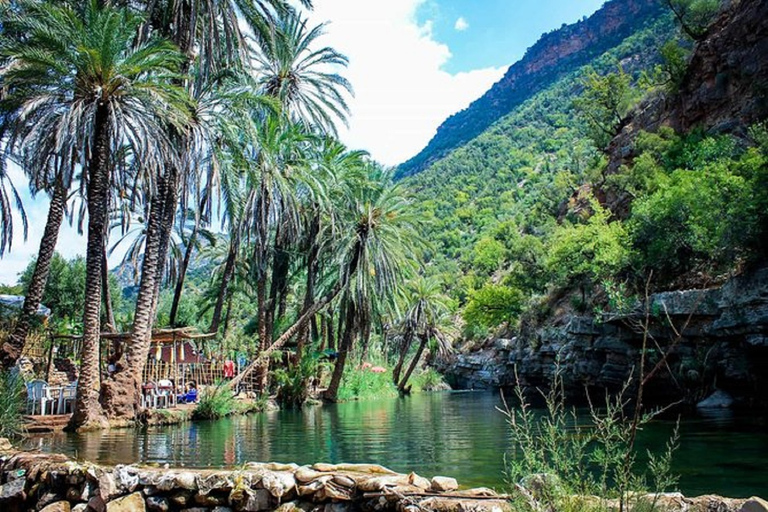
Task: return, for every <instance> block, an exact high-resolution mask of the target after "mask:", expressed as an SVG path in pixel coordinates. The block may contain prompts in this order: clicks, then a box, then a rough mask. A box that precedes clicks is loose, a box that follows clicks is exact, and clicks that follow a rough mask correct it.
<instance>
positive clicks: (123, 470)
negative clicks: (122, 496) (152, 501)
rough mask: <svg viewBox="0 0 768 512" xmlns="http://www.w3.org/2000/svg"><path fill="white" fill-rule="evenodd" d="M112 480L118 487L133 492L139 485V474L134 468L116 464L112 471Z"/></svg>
mask: <svg viewBox="0 0 768 512" xmlns="http://www.w3.org/2000/svg"><path fill="white" fill-rule="evenodd" d="M113 475H114V481H115V484H116V485H117V487H118V488H120V489H124V490H126V491H128V492H133V491H135V490H136V487H138V486H139V475H138V472H137V471H136V468H132V467H130V466H116V467H115V470H114V472H113Z"/></svg>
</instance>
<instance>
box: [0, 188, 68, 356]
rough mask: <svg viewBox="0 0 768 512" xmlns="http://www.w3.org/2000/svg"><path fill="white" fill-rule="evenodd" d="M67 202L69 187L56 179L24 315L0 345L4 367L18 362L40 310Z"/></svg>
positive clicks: (22, 309) (22, 310)
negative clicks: (34, 318) (33, 321)
mask: <svg viewBox="0 0 768 512" xmlns="http://www.w3.org/2000/svg"><path fill="white" fill-rule="evenodd" d="M66 204H67V190H66V188H65V187H64V186H63V184H61V183H59V182H58V180H57V183H56V184H55V185H54V189H53V196H51V205H50V206H49V208H48V219H47V220H46V222H45V230H44V231H43V238H42V239H41V240H40V249H39V250H38V253H37V261H36V262H35V270H34V271H33V272H32V278H31V279H30V281H29V287H28V288H27V294H26V297H25V298H24V306H23V307H22V308H21V315H19V319H18V321H17V322H16V327H14V330H13V333H12V334H11V335H10V337H9V338H8V341H6V342H5V343H4V344H3V346H2V348H0V363H2V365H3V367H5V368H10V367H11V366H13V365H14V364H16V360H17V359H18V358H19V357H20V356H21V353H22V352H23V351H24V344H25V343H26V340H27V333H28V332H29V327H30V324H31V322H32V318H33V317H34V316H35V314H36V313H37V308H38V306H40V302H41V301H42V300H43V294H44V293H45V285H46V283H47V282H48V272H49V271H50V269H51V260H52V259H53V255H54V253H55V252H56V241H57V240H58V237H59V229H60V228H61V221H62V219H63V218H64V210H65V208H66Z"/></svg>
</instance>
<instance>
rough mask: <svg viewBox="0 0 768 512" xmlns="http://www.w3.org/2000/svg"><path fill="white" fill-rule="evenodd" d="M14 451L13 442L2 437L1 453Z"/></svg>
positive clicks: (0, 442)
mask: <svg viewBox="0 0 768 512" xmlns="http://www.w3.org/2000/svg"><path fill="white" fill-rule="evenodd" d="M12 451H13V445H12V444H11V442H10V441H9V440H8V439H7V438H5V437H0V452H12Z"/></svg>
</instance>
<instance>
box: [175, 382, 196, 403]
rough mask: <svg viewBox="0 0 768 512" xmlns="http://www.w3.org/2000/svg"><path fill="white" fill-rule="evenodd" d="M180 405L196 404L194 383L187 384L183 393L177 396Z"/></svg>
mask: <svg viewBox="0 0 768 512" xmlns="http://www.w3.org/2000/svg"><path fill="white" fill-rule="evenodd" d="M178 402H179V403H180V404H191V403H194V402H197V386H196V385H195V383H194V382H187V384H186V386H185V392H184V393H182V394H181V395H179V396H178Z"/></svg>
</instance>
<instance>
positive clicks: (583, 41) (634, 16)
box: [397, 0, 665, 177]
mask: <svg viewBox="0 0 768 512" xmlns="http://www.w3.org/2000/svg"><path fill="white" fill-rule="evenodd" d="M664 12H665V11H664V10H663V9H662V8H661V5H660V2H659V1H658V0H611V1H609V2H607V3H606V4H605V5H604V6H603V7H602V8H601V9H600V10H598V11H597V12H596V13H595V14H593V15H592V16H591V17H589V18H588V19H586V20H582V21H579V22H578V23H575V24H572V25H566V26H564V27H562V28H560V29H559V30H555V31H553V32H550V33H548V34H545V35H544V36H542V37H541V39H539V41H538V42H537V43H536V44H535V45H534V46H532V47H531V48H530V49H529V50H528V51H527V52H526V54H525V56H524V57H523V58H522V59H521V60H520V61H519V62H517V63H516V64H514V65H512V66H511V67H510V68H509V70H508V71H507V72H506V74H505V75H504V77H503V78H502V79H501V80H500V81H499V82H498V83H496V84H495V85H494V86H493V87H492V88H491V89H490V90H489V91H488V92H486V93H485V94H484V95H483V96H482V97H481V98H480V99H478V100H476V101H475V102H473V103H472V104H471V105H470V106H469V107H468V108H466V109H465V110H462V111H461V112H458V113H457V114H454V115H453V116H451V117H449V118H448V119H447V120H445V122H443V124H442V125H440V127H439V128H438V129H437V133H436V135H435V136H434V137H433V138H432V140H431V141H430V142H429V144H428V145H427V147H425V148H424V149H423V150H422V151H421V152H420V153H419V154H418V155H416V156H415V157H413V158H411V159H410V160H408V161H407V162H405V163H403V164H402V165H401V166H400V167H399V168H398V172H397V176H398V177H405V176H410V175H412V174H415V173H417V172H419V171H421V170H423V169H424V168H426V167H427V166H428V165H429V164H430V163H432V162H434V161H435V160H437V159H439V158H441V157H443V156H445V155H446V154H447V153H449V152H450V151H452V150H453V149H456V148H458V147H460V146H461V145H463V144H464V143H466V142H468V141H470V140H472V139H473V138H475V137H476V136H477V135H479V134H480V133H481V132H483V131H484V130H485V129H486V128H488V127H489V126H491V125H492V124H493V123H494V122H496V121H497V120H499V119H501V118H502V117H504V116H505V115H507V114H508V113H509V112H510V111H511V110H512V109H513V108H515V107H516V106H518V105H520V104H522V103H523V102H524V101H526V100H527V99H529V98H530V97H532V96H533V95H534V94H536V93H538V92H540V91H542V90H544V89H546V88H547V87H548V86H549V85H551V84H553V83H554V82H555V81H557V80H558V79H559V78H561V77H563V76H565V75H566V74H568V73H570V72H572V71H574V70H575V69H578V68H579V67H581V66H583V65H585V64H586V63H588V62H589V61H590V60H592V59H593V58H594V57H595V56H597V55H600V54H602V53H604V52H605V51H606V50H608V49H609V48H612V47H614V46H616V45H617V44H618V43H619V42H621V41H623V40H624V39H625V38H627V37H628V36H630V35H631V34H633V33H634V32H635V31H637V29H638V27H641V26H642V25H643V24H644V23H646V22H647V21H649V20H652V19H656V18H657V17H658V16H660V15H661V14H662V13H664Z"/></svg>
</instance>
